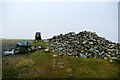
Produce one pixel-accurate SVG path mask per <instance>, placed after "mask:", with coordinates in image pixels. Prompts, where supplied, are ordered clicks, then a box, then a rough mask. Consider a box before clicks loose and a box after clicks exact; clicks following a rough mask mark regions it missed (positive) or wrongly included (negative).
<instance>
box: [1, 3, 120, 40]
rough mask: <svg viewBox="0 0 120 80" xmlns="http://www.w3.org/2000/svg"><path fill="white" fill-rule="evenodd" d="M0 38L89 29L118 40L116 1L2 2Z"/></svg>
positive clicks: (29, 36) (48, 36)
mask: <svg viewBox="0 0 120 80" xmlns="http://www.w3.org/2000/svg"><path fill="white" fill-rule="evenodd" d="M1 5H2V23H3V27H2V38H9V39H34V36H35V33H36V32H38V31H39V32H41V36H42V38H43V39H46V38H51V37H52V36H53V35H59V34H61V33H63V34H65V33H68V32H76V33H78V32H80V31H84V30H87V31H92V32H96V33H97V34H98V35H99V36H101V37H105V38H106V39H108V40H111V41H114V42H118V3H117V2H32V3H30V2H19V3H18V2H4V3H1Z"/></svg>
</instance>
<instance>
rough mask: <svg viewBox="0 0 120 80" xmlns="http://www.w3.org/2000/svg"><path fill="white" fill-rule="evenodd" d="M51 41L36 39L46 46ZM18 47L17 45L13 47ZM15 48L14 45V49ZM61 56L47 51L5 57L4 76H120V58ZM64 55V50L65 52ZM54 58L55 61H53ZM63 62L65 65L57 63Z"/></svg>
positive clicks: (8, 41) (11, 42)
mask: <svg viewBox="0 0 120 80" xmlns="http://www.w3.org/2000/svg"><path fill="white" fill-rule="evenodd" d="M17 41H18V42H19V41H20V40H3V44H2V46H4V47H3V48H4V50H5V48H6V47H7V48H10V47H11V45H15V44H16V42H17ZM45 44H51V43H49V42H42V41H40V42H36V43H33V44H32V45H41V46H42V47H43V48H44V49H45V48H47V47H46V45H45ZM14 47H15V46H14ZM14 47H13V48H14ZM55 54H56V55H58V54H59V53H57V52H52V51H51V50H50V52H49V53H45V52H44V50H43V51H40V50H37V51H35V52H31V53H26V54H19V55H10V56H3V58H2V77H3V78H120V67H119V66H120V59H118V61H113V62H110V61H109V59H92V58H89V59H86V58H77V57H73V56H68V55H63V56H57V57H53V55H55ZM63 54H65V53H63ZM54 60H55V62H54ZM58 63H62V65H58Z"/></svg>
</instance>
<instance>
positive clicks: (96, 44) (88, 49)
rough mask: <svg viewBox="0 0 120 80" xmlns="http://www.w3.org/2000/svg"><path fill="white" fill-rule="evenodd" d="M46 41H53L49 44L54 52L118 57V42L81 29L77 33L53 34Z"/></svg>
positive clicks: (80, 55) (87, 56) (82, 55)
mask: <svg viewBox="0 0 120 80" xmlns="http://www.w3.org/2000/svg"><path fill="white" fill-rule="evenodd" d="M48 41H49V42H54V43H53V44H52V45H50V46H51V49H52V50H54V52H59V53H65V54H67V55H69V56H78V57H83V58H101V59H108V58H111V57H120V56H119V55H120V44H119V43H114V42H111V41H109V40H106V39H105V38H104V37H99V36H98V35H97V34H96V33H95V32H90V31H82V32H79V33H77V34H76V33H74V32H69V33H67V34H60V35H57V36H53V38H50V39H48Z"/></svg>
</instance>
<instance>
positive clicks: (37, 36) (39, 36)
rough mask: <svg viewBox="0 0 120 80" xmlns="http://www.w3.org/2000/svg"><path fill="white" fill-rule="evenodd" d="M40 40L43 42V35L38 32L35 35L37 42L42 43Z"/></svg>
mask: <svg viewBox="0 0 120 80" xmlns="http://www.w3.org/2000/svg"><path fill="white" fill-rule="evenodd" d="M40 40H42V38H41V33H40V32H36V34H35V41H40Z"/></svg>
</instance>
